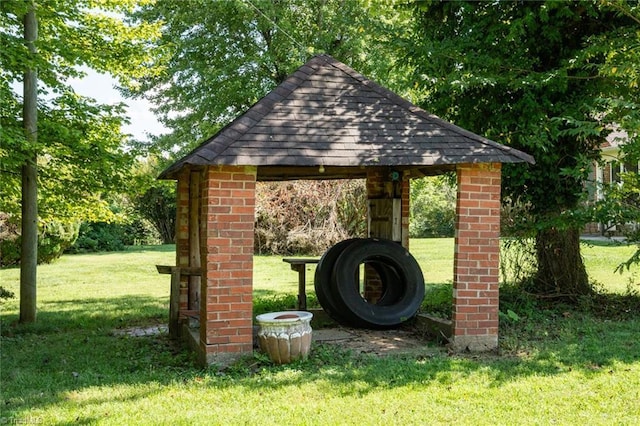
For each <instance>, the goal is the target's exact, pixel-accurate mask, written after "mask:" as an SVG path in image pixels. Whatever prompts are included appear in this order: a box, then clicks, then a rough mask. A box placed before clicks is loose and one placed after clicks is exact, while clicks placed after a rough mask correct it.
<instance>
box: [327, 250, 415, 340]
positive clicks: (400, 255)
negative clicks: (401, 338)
mask: <svg viewBox="0 0 640 426" xmlns="http://www.w3.org/2000/svg"><path fill="white" fill-rule="evenodd" d="M363 263H366V264H371V265H372V266H375V265H376V264H378V265H384V266H385V268H386V269H387V272H383V275H385V274H386V275H387V276H386V279H387V280H389V279H392V280H395V279H397V280H398V282H399V283H401V285H400V286H394V287H389V283H388V285H387V286H388V287H389V288H394V289H395V290H397V289H398V288H399V289H400V291H399V294H391V295H390V296H389V297H390V299H389V300H388V303H378V304H371V303H368V302H367V301H366V300H364V299H363V298H362V296H361V295H360V293H359V291H358V289H357V283H356V282H355V278H354V277H355V276H356V271H357V269H358V268H359V267H360V265H361V264H363ZM389 270H392V271H394V272H393V273H389V272H388V271H389ZM394 275H397V277H394ZM381 278H382V279H383V280H384V279H385V278H384V277H381ZM331 285H332V288H331V290H332V293H333V295H334V296H333V297H334V300H335V301H336V304H337V305H338V306H340V307H341V308H343V309H346V310H345V311H342V312H341V314H342V315H343V316H344V317H345V318H346V319H347V320H348V321H349V322H350V323H351V324H353V325H357V326H360V327H370V328H390V327H396V326H398V325H400V324H402V323H403V322H404V321H406V320H408V319H410V318H412V317H413V316H414V315H415V314H416V312H417V311H418V309H419V308H420V304H421V303H422V300H423V299H424V294H425V288H424V277H423V275H422V271H421V270H420V266H419V265H418V263H417V262H416V260H415V258H414V257H413V256H412V255H411V254H410V253H409V252H408V251H407V250H406V249H405V248H404V247H402V246H401V245H399V244H397V243H395V242H393V241H388V240H379V239H368V240H360V241H356V242H354V243H352V244H349V245H348V246H347V247H345V248H344V249H343V250H342V252H341V254H340V255H339V256H338V259H337V260H336V262H335V267H334V268H333V273H332V279H331ZM382 299H383V300H384V299H385V298H384V297H383V298H382Z"/></svg>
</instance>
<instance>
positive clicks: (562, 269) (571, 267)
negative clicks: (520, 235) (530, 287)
mask: <svg viewBox="0 0 640 426" xmlns="http://www.w3.org/2000/svg"><path fill="white" fill-rule="evenodd" d="M536 256H537V259H538V272H537V274H536V278H535V289H534V292H535V293H537V294H540V295H545V296H551V297H557V298H565V299H575V298H576V297H578V296H581V295H586V294H590V293H591V292H592V291H593V288H592V287H591V285H590V284H589V277H588V275H587V270H586V269H585V266H584V262H583V260H582V256H581V255H580V232H579V231H578V230H577V229H568V230H562V231H560V230H557V229H553V228H552V229H545V230H543V231H540V232H538V235H537V236H536Z"/></svg>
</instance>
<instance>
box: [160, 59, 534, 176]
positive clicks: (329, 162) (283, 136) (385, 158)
mask: <svg viewBox="0 0 640 426" xmlns="http://www.w3.org/2000/svg"><path fill="white" fill-rule="evenodd" d="M471 162H533V158H532V157H531V156H529V155H527V154H525V153H523V152H520V151H518V150H515V149H513V148H509V147H506V146H504V145H501V144H499V143H497V142H494V141H491V140H489V139H486V138H484V137H482V136H479V135H476V134H474V133H472V132H469V131H467V130H464V129H462V128H460V127H458V126H455V125H454V124H451V123H448V122H446V121H444V120H442V119H441V118H439V117H437V116H435V115H433V114H430V113H428V112H427V111H425V110H423V109H421V108H419V107H418V106H416V105H414V104H412V103H411V102H409V101H408V100H406V99H404V98H402V97H400V96H399V95H397V94H396V93H394V92H392V91H391V90H389V89H387V88H384V87H382V86H380V85H379V84H377V83H375V82H373V81H372V80H370V79H368V78H367V77H365V76H364V75H362V74H360V73H359V72H357V71H355V70H354V69H353V68H351V67H349V66H348V65H346V64H344V63H342V62H340V61H338V60H336V59H335V58H333V57H332V56H329V55H327V54H319V55H315V56H313V57H312V58H311V59H310V60H309V61H307V62H306V63H305V64H304V65H302V66H300V67H299V68H298V69H297V70H295V71H294V72H293V73H292V74H291V75H289V76H288V77H287V78H286V79H285V80H284V81H283V82H282V83H280V84H279V85H278V86H277V87H276V88H275V89H273V90H272V91H271V92H269V93H268V94H267V95H265V96H264V97H263V98H262V99H260V100H259V101H257V102H256V103H255V104H254V105H252V106H251V107H250V108H249V109H248V110H247V111H246V112H245V113H244V114H242V115H241V116H239V117H237V118H236V119H235V120H233V121H232V122H231V123H229V124H228V125H227V126H225V127H224V128H222V129H221V130H220V131H219V132H218V133H216V134H215V135H213V136H212V137H210V138H208V139H207V140H205V141H204V142H203V143H202V144H201V145H200V146H198V147H197V148H196V149H194V150H193V151H191V152H190V153H189V154H187V155H186V156H185V157H183V158H182V159H180V160H179V161H177V162H176V163H174V164H173V165H172V166H171V167H169V168H168V169H167V170H165V171H164V172H163V173H162V175H161V176H160V177H161V178H172V177H173V176H174V174H175V173H176V172H177V171H178V170H179V169H181V168H182V167H184V166H187V165H212V164H221V165H222V164H224V165H245V166H259V167H260V166H279V167H287V166H293V167H300V166H318V165H324V166H336V167H355V166H358V167H362V166H434V165H443V164H458V163H471Z"/></svg>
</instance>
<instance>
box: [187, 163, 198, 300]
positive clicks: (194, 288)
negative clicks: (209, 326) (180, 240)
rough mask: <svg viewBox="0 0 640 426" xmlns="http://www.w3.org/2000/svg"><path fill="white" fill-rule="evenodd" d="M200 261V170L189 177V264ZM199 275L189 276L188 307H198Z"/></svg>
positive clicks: (194, 266)
mask: <svg viewBox="0 0 640 426" xmlns="http://www.w3.org/2000/svg"><path fill="white" fill-rule="evenodd" d="M200 265H201V261H200V172H191V174H190V178H189V266H190V267H192V268H199V267H200ZM200 285H201V277H199V276H191V277H189V304H188V306H189V309H190V310H199V309H200Z"/></svg>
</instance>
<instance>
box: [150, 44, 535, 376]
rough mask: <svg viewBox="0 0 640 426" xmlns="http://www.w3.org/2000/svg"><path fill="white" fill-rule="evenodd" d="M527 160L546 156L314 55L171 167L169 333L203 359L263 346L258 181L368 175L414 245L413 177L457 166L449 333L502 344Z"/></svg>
mask: <svg viewBox="0 0 640 426" xmlns="http://www.w3.org/2000/svg"><path fill="white" fill-rule="evenodd" d="M517 162H528V163H533V162H534V160H533V158H532V157H531V156H529V155H528V154H525V153H523V152H521V151H518V150H515V149H513V148H509V147H506V146H504V145H501V144H499V143H497V142H494V141H491V140H488V139H486V138H483V137H481V136H478V135H476V134H473V133H471V132H469V131H466V130H464V129H462V128H460V127H457V126H455V125H453V124H451V123H448V122H446V121H444V120H442V119H440V118H438V117H436V116H434V115H432V114H430V113H428V112H426V111H424V110H422V109H421V108H418V107H417V106H415V105H413V104H411V103H410V102H408V101H406V100H405V99H403V98H401V97H400V96H398V95H396V94H394V93H393V92H391V91H389V90H388V89H385V88H384V87H381V86H380V85H378V84H376V83H374V82H372V81H370V80H368V79H367V78H365V77H364V76H363V75H361V74H359V73H358V72H356V71H354V70H353V69H351V68H350V67H348V66H346V65H345V64H343V63H341V62H339V61H337V60H335V59H334V58H332V57H330V56H327V55H318V56H315V57H313V58H312V59H311V60H309V61H308V62H307V63H306V64H304V65H303V66H301V67H300V68H298V70H296V71H295V72H294V73H293V74H292V75H290V76H289V77H288V78H287V79H286V80H285V81H284V82H283V83H282V84H280V85H279V86H278V87H276V88H275V89H274V90H273V91H271V92H270V93H269V94H268V95H266V96H265V97H264V98H262V99H261V100H259V101H258V102H257V103H256V104H254V105H253V106H252V107H251V108H249V109H248V110H247V111H246V112H245V113H244V114H243V115H241V116H240V117H238V118H236V119H235V120H234V121H233V122H231V123H230V124H229V125H227V126H226V127H224V128H223V129H222V130H220V131H219V132H218V133H217V134H216V135H214V136H212V137H211V138H209V139H207V140H206V141H204V142H203V143H202V144H201V145H200V146H198V147H197V148H196V149H194V150H193V151H192V152H191V153H189V154H188V155H186V156H185V157H183V158H182V159H180V160H179V161H177V162H176V163H174V164H173V165H172V166H170V167H169V168H168V169H166V170H165V171H164V172H163V173H162V174H161V175H160V178H161V179H174V180H177V181H178V191H177V197H178V200H177V204H178V210H177V225H176V226H177V235H176V266H175V267H172V268H171V270H170V271H167V272H172V290H171V315H170V324H169V325H170V333H171V334H172V335H173V336H176V337H177V336H179V335H182V336H183V337H185V338H187V339H188V340H189V341H191V342H192V344H193V347H194V348H195V349H196V351H197V352H198V354H199V357H200V360H201V362H202V364H211V363H219V364H224V363H228V362H229V361H231V360H233V359H235V358H236V357H238V356H240V355H242V354H244V353H250V352H251V351H252V350H253V318H252V307H253V304H252V297H253V250H254V221H255V217H254V209H255V189H256V181H282V180H295V179H354V178H364V179H366V182H367V184H366V186H367V198H368V199H369V200H370V206H374V207H375V206H379V212H378V213H376V214H377V215H378V218H377V221H376V223H378V222H383V225H382V226H380V225H379V224H378V225H377V226H370V228H369V234H370V236H372V237H381V238H388V239H394V240H397V241H398V242H400V243H402V245H403V246H405V247H407V248H408V243H409V238H408V223H409V183H410V180H411V179H412V178H416V177H421V176H426V175H437V174H441V173H444V172H447V171H455V172H456V174H457V182H458V189H457V201H456V216H457V219H456V232H455V253H454V271H453V275H454V276H453V283H454V284H453V287H454V290H453V291H454V298H453V315H452V336H451V342H452V346H453V348H454V349H455V350H470V351H486V350H493V349H495V348H497V346H498V269H499V236H500V182H501V164H502V163H517ZM375 208H377V207H375ZM370 209H371V207H370ZM380 216H381V217H382V219H380ZM385 222H386V224H385ZM190 317H197V318H198V320H199V328H198V330H197V331H196V332H192V331H189V329H188V328H187V327H184V328H183V327H182V324H183V323H186V322H187V321H188V319H189V318H190Z"/></svg>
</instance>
